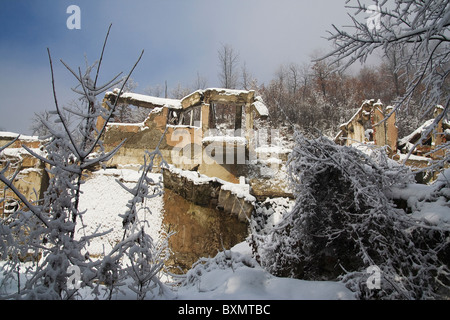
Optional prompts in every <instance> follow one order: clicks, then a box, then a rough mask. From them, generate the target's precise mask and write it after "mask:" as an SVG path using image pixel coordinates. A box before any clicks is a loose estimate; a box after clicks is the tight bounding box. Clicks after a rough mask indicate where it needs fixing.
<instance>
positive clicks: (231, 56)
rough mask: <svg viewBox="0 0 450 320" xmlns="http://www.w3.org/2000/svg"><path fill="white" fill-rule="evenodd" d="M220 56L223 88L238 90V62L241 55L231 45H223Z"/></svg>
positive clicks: (220, 74)
mask: <svg viewBox="0 0 450 320" xmlns="http://www.w3.org/2000/svg"><path fill="white" fill-rule="evenodd" d="M218 54H219V67H220V73H219V79H220V83H221V86H222V87H224V88H226V89H236V87H237V85H238V72H237V62H238V58H239V55H238V54H237V53H236V52H235V51H234V49H233V47H232V46H231V45H229V44H225V45H222V47H221V48H220V49H219V51H218Z"/></svg>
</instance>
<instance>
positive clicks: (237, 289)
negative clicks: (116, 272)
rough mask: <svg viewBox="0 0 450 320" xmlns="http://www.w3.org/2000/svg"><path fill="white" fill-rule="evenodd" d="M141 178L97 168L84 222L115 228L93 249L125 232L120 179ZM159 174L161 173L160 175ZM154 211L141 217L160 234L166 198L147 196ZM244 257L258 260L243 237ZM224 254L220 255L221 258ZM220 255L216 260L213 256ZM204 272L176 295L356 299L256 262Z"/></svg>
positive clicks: (238, 251) (337, 287)
mask: <svg viewBox="0 0 450 320" xmlns="http://www.w3.org/2000/svg"><path fill="white" fill-rule="evenodd" d="M138 178H139V173H138V172H136V171H134V170H131V169H107V170H101V171H98V172H96V173H95V174H94V175H93V176H92V178H91V179H89V180H87V181H86V183H85V184H83V186H82V191H83V195H82V197H81V201H80V205H81V207H82V209H83V210H87V212H86V214H85V216H84V223H85V224H86V225H88V226H89V227H88V228H89V230H86V233H87V234H90V233H92V232H94V231H95V230H96V229H97V228H98V231H106V230H108V229H112V230H113V231H112V232H111V233H109V234H108V235H107V236H105V237H104V238H99V239H96V240H94V241H93V242H92V243H91V245H90V247H89V253H90V254H91V255H94V254H102V253H103V252H107V251H108V249H109V247H111V246H112V245H114V243H115V242H117V241H119V240H120V239H121V237H122V235H123V234H122V219H121V218H120V217H119V214H123V213H124V211H125V210H126V203H127V201H128V200H129V199H130V198H131V195H130V194H129V193H127V192H126V191H125V190H124V189H123V188H122V187H121V186H120V185H119V184H118V183H117V182H116V181H115V180H116V179H120V180H121V181H122V182H123V183H124V184H125V185H127V186H129V187H131V186H133V184H134V183H136V181H137V180H138ZM157 178H158V177H157V176H155V178H154V179H157ZM147 201H148V203H146V205H147V206H148V207H149V208H150V210H151V212H152V213H151V214H150V213H149V212H147V211H142V215H141V216H140V219H146V220H147V221H148V222H149V224H148V225H149V226H150V228H149V229H147V230H146V231H147V232H148V233H149V234H150V235H151V236H152V238H153V239H157V238H158V236H159V232H160V228H161V225H162V220H163V214H164V204H163V199H162V197H157V198H153V199H150V200H147ZM231 251H232V252H233V255H234V256H236V257H238V258H240V259H244V258H245V259H247V260H253V259H252V258H251V249H250V247H249V246H248V244H247V243H246V242H242V243H240V244H238V245H236V246H235V247H233V248H232V249H231ZM220 254H223V253H219V254H218V257H216V258H217V259H219V258H220ZM213 260H214V259H213ZM203 271H204V274H203V275H202V276H201V277H200V278H199V279H197V280H196V282H195V283H192V284H190V285H185V286H181V287H175V288H174V296H173V297H172V298H174V299H183V300H184V299H188V300H209V299H214V300H222V299H227V300H230V299H231V300H242V299H245V300H266V299H270V300H278V299H281V300H291V299H295V300H298V299H315V300H317V299H326V300H329V299H352V298H353V295H352V292H351V291H349V290H348V289H347V288H345V286H344V285H343V284H341V283H337V282H331V281H302V280H297V279H288V278H278V277H275V276H272V275H271V274H269V273H268V272H266V271H264V270H263V269H262V268H261V267H259V266H258V265H257V264H256V262H255V261H253V263H252V267H249V266H248V265H246V264H242V263H241V264H239V263H238V264H237V265H236V266H234V268H231V267H230V268H221V267H219V266H217V265H215V264H214V263H212V264H209V268H208V269H207V270H203ZM116 298H118V299H135V294H134V293H131V292H127V291H125V292H124V294H123V295H121V296H116Z"/></svg>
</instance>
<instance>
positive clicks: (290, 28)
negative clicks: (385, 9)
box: [0, 0, 350, 134]
mask: <svg viewBox="0 0 450 320" xmlns="http://www.w3.org/2000/svg"><path fill="white" fill-rule="evenodd" d="M69 5H77V6H79V7H80V9H81V29H80V30H75V29H74V30H69V29H68V28H67V27H66V21H67V19H68V18H69V16H70V14H67V13H66V9H67V7H68V6H69ZM344 6H345V0H318V1H307V0H277V1H275V0H128V1H124V0H122V1H120V0H95V1H92V0H90V1H86V0H70V1H65V0H62V1H61V0H59V1H56V0H2V1H1V9H0V30H1V32H0V95H1V100H0V129H1V130H6V131H13V132H20V133H23V134H30V133H31V132H30V131H29V126H30V119H31V118H32V116H33V114H34V113H35V112H39V111H42V110H53V109H54V105H53V97H52V91H51V82H50V79H51V78H50V69H49V63H48V57H47V51H46V50H47V47H48V48H50V51H51V54H52V58H53V62H54V68H55V75H56V89H57V94H58V99H59V100H60V101H61V103H62V104H64V103H66V102H68V101H70V100H71V99H74V98H75V97H76V96H75V95H73V94H72V93H71V91H70V88H71V87H72V86H73V85H74V84H75V82H74V81H73V80H74V79H73V77H72V76H71V75H70V74H68V72H67V71H66V70H65V69H64V67H63V66H62V65H61V63H60V62H59V59H63V60H64V61H65V62H67V63H68V64H69V65H70V66H73V67H75V68H77V67H78V66H84V65H85V56H86V57H87V59H88V61H89V62H90V63H92V62H94V61H95V60H97V59H98V56H99V54H100V52H101V47H102V44H103V40H104V37H105V34H106V31H107V29H108V26H109V24H110V23H112V29H111V35H110V38H109V41H108V47H107V50H106V55H105V58H104V59H105V60H104V62H103V69H102V70H103V72H102V73H101V79H103V80H108V79H109V78H110V77H111V76H113V75H114V74H116V73H118V72H120V71H123V72H124V73H126V72H128V70H129V69H130V68H131V67H132V65H133V64H134V62H135V60H136V59H137V57H138V56H139V54H140V52H141V50H145V53H144V56H143V59H142V61H141V63H140V64H139V66H138V68H137V69H136V71H135V73H134V74H133V76H132V77H133V79H134V81H135V82H137V83H138V87H137V89H136V91H137V92H143V91H144V90H145V89H146V88H147V87H149V86H156V85H158V84H160V85H162V84H164V81H167V83H168V86H169V89H171V88H174V87H175V86H177V84H181V85H183V86H188V85H191V84H192V83H193V82H194V81H195V79H196V77H197V73H198V74H200V75H201V76H202V77H204V78H205V79H206V81H207V85H208V86H210V87H216V86H219V80H218V73H219V67H218V55H217V51H218V49H219V48H220V47H221V45H222V44H230V45H232V46H233V48H234V49H235V51H236V52H238V53H239V62H240V63H241V64H243V63H244V62H245V64H246V67H247V69H248V70H249V71H250V72H251V74H252V75H253V76H254V77H256V78H257V79H258V82H259V83H268V82H269V81H270V80H271V79H272V78H273V77H274V74H275V72H276V70H277V68H278V67H279V66H280V65H281V64H283V63H289V62H296V63H299V64H302V63H307V62H309V61H310V59H311V54H313V53H314V52H315V51H317V50H322V51H327V50H329V49H330V44H329V43H328V42H327V41H326V40H324V39H323V37H325V36H326V35H327V33H326V31H327V30H330V29H331V25H332V24H336V25H337V26H341V25H345V24H348V23H349V21H350V19H349V17H348V16H347V14H346V12H347V10H346V9H345V7H344Z"/></svg>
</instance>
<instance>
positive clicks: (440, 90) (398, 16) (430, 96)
mask: <svg viewBox="0 0 450 320" xmlns="http://www.w3.org/2000/svg"><path fill="white" fill-rule="evenodd" d="M346 3H347V8H350V9H353V10H355V15H353V16H352V20H353V25H352V26H350V27H348V28H349V30H348V31H347V29H344V27H343V28H338V27H336V26H334V25H333V29H334V30H333V31H332V32H330V36H329V38H328V39H329V40H330V41H332V42H333V44H334V46H335V49H334V50H332V51H331V52H329V53H328V54H326V55H325V56H323V57H322V58H321V59H326V58H332V59H333V63H334V65H335V66H336V68H335V69H336V70H344V69H346V68H347V67H348V66H350V65H352V64H353V63H354V62H356V61H361V62H365V61H366V59H367V58H368V57H369V56H370V55H371V54H372V53H373V52H374V51H375V50H382V51H383V52H386V53H387V54H389V55H390V56H391V57H392V55H393V52H395V58H396V64H397V67H396V70H395V71H396V72H397V73H398V76H399V78H401V79H402V80H403V81H405V83H406V92H405V94H404V95H403V96H402V97H401V98H399V99H397V101H396V102H395V108H394V109H393V111H392V112H395V111H397V110H398V109H399V108H401V107H403V106H405V105H406V104H407V103H409V101H410V99H411V98H412V97H413V94H415V93H417V92H419V94H420V97H421V101H420V105H421V112H422V115H423V116H424V117H425V116H427V115H431V114H432V112H433V110H434V107H435V106H436V105H437V104H442V105H443V109H444V111H443V112H442V113H441V114H440V115H438V116H437V117H436V118H435V121H434V123H433V125H432V126H430V127H429V129H428V130H425V131H424V132H423V135H422V137H423V138H424V139H425V137H426V136H427V135H428V134H430V133H431V132H432V131H433V130H434V128H436V126H437V124H438V123H439V122H440V121H441V120H442V119H445V118H446V117H447V114H448V109H449V106H450V90H449V89H448V88H449V81H450V79H449V75H450V38H449V31H450V2H448V1H436V0H423V1H406V0H399V1H395V4H392V5H388V4H387V0H383V1H374V4H373V5H370V6H366V5H364V4H362V3H361V2H360V1H359V0H356V1H351V0H347V2H346ZM349 3H352V4H349ZM360 13H369V14H372V15H371V16H369V17H366V19H365V20H364V21H358V20H357V19H356V16H357V15H358V14H360ZM404 47H406V48H408V50H406V51H405V50H404V49H403V48H404ZM411 66H412V68H413V72H412V73H411V74H409V73H408V71H410V68H411ZM421 140H422V139H421ZM421 142H422V141H419V142H418V143H417V145H419V144H420V143H421ZM417 145H416V146H417ZM445 148H446V149H448V144H447V145H446V146H445ZM413 149H414V148H412V150H411V152H412V151H413ZM445 161H448V158H446V159H442V162H445ZM442 162H441V164H442Z"/></svg>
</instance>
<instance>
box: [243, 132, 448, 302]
mask: <svg viewBox="0 0 450 320" xmlns="http://www.w3.org/2000/svg"><path fill="white" fill-rule="evenodd" d="M289 173H290V178H291V181H292V183H293V189H294V190H295V195H296V204H295V206H294V208H293V210H292V211H291V212H290V213H288V214H286V215H284V216H283V219H282V221H281V222H280V223H279V224H278V225H277V226H276V227H275V228H274V229H273V230H272V231H271V232H269V233H268V234H262V233H257V232H253V234H252V237H251V241H252V242H253V246H254V248H256V255H257V258H258V261H260V262H261V263H262V265H263V267H265V268H266V269H267V270H268V271H270V272H271V273H272V274H275V275H278V276H289V277H295V278H302V279H311V280H312V279H314V280H331V279H341V280H343V281H344V282H345V283H346V284H347V286H348V287H349V288H351V289H352V290H353V291H355V292H357V294H358V296H359V297H360V298H401V299H402V298H406V299H426V298H435V297H438V293H437V292H438V288H442V286H443V285H444V283H442V281H444V282H445V281H448V267H447V266H446V265H445V263H443V262H442V261H441V260H440V257H439V252H441V251H442V250H445V249H446V248H448V230H449V228H448V226H432V225H430V224H428V223H426V222H424V221H418V220H417V219H415V217H414V216H413V215H407V214H406V213H405V212H404V211H403V210H401V209H397V208H396V207H395V205H394V204H393V201H392V194H393V193H392V190H394V189H397V190H401V189H402V188H405V187H406V186H407V185H408V184H411V183H413V176H412V174H411V172H410V171H409V169H407V168H406V167H404V166H401V165H399V164H397V163H395V162H393V161H390V160H389V159H388V158H387V156H386V154H385V152H384V151H383V150H371V152H362V151H361V150H358V149H357V148H353V147H346V146H338V145H336V144H335V143H334V142H332V141H330V140H328V139H327V138H324V137H322V138H318V139H314V140H308V139H306V138H305V137H303V136H302V135H297V136H296V146H295V148H294V149H293V152H292V154H291V156H290V159H289ZM253 229H254V230H256V229H255V228H253ZM370 266H377V267H378V268H379V270H380V271H381V287H380V288H379V289H378V288H377V289H373V288H372V287H371V288H369V286H367V280H368V276H369V274H368V273H367V268H368V267H370ZM446 285H447V286H448V282H446Z"/></svg>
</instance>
